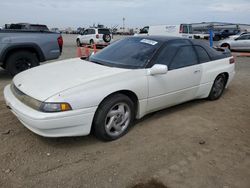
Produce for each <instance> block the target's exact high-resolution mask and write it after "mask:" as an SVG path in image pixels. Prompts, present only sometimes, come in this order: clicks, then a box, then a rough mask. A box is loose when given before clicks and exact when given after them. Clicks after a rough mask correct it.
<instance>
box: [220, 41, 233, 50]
mask: <svg viewBox="0 0 250 188" xmlns="http://www.w3.org/2000/svg"><path fill="white" fill-rule="evenodd" d="M220 46H221V47H228V48H229V49H230V48H231V45H230V44H229V43H227V42H224V43H222V44H221V45H220Z"/></svg>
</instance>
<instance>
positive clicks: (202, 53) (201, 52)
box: [195, 46, 210, 63]
mask: <svg viewBox="0 0 250 188" xmlns="http://www.w3.org/2000/svg"><path fill="white" fill-rule="evenodd" d="M195 49H196V52H197V55H198V58H199V62H200V63H205V62H208V61H210V57H209V56H208V54H207V52H206V50H205V49H204V48H202V47H201V46H195Z"/></svg>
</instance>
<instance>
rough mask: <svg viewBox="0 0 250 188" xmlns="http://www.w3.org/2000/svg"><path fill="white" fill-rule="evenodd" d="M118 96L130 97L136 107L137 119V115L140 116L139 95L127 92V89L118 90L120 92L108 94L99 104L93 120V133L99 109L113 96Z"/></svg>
mask: <svg viewBox="0 0 250 188" xmlns="http://www.w3.org/2000/svg"><path fill="white" fill-rule="evenodd" d="M116 94H123V95H125V96H127V97H129V98H130V99H131V100H132V102H133V103H134V105H135V117H136V116H137V114H138V112H139V111H138V110H139V109H138V108H139V100H138V97H137V95H136V94H135V92H133V91H131V90H126V89H124V90H118V91H115V92H112V93H110V94H108V95H107V96H105V97H104V98H103V99H102V100H101V102H100V103H99V105H98V107H97V109H96V111H95V114H94V118H93V120H92V125H91V132H93V122H94V119H95V117H96V113H97V111H98V109H99V107H100V106H101V104H102V103H103V102H104V101H105V100H106V99H108V98H109V97H112V96H114V95H116Z"/></svg>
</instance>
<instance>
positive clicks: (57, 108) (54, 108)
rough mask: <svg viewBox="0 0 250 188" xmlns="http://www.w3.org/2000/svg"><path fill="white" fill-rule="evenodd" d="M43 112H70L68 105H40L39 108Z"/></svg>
mask: <svg viewBox="0 0 250 188" xmlns="http://www.w3.org/2000/svg"><path fill="white" fill-rule="evenodd" d="M40 109H41V111H43V112H65V111H69V110H72V108H71V106H70V104H68V103H45V102H44V103H42V105H41V107H40Z"/></svg>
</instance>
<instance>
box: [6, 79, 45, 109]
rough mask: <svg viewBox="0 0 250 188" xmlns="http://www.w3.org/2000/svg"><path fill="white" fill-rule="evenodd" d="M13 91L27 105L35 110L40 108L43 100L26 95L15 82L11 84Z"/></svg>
mask: <svg viewBox="0 0 250 188" xmlns="http://www.w3.org/2000/svg"><path fill="white" fill-rule="evenodd" d="M11 91H12V93H13V94H14V96H15V97H16V98H17V99H18V100H19V101H21V102H22V103H23V104H25V105H26V106H29V107H31V108H33V109H35V110H40V106H41V104H42V102H40V101H38V100H36V99H34V98H32V97H30V96H28V95H26V94H25V93H23V92H22V91H20V90H19V89H18V88H17V87H16V86H15V84H13V83H12V84H11Z"/></svg>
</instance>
